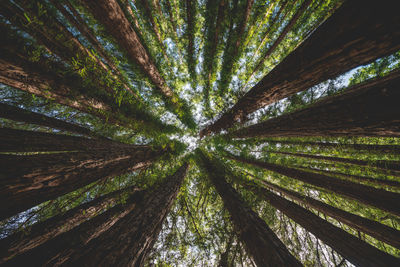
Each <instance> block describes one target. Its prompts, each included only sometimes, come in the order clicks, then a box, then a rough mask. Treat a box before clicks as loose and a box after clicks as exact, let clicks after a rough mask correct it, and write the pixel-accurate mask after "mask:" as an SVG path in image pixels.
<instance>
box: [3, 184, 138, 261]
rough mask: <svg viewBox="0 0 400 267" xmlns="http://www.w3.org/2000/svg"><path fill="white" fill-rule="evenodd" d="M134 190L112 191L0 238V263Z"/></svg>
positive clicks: (68, 227)
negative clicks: (28, 227)
mask: <svg viewBox="0 0 400 267" xmlns="http://www.w3.org/2000/svg"><path fill="white" fill-rule="evenodd" d="M136 191H138V188H136V187H134V186H131V187H127V188H124V189H121V190H117V191H114V192H112V193H109V194H107V195H104V196H101V197H99V198H96V199H94V200H92V201H90V202H87V203H84V204H82V205H79V206H77V207H75V208H73V209H70V210H68V211H67V212H65V213H64V214H60V215H56V216H54V217H52V218H50V219H48V220H45V221H43V222H40V223H37V224H34V225H33V226H31V227H30V229H29V233H28V234H27V233H25V232H17V233H14V234H12V235H10V236H8V237H6V238H4V239H1V240H0V247H2V248H3V249H4V250H2V251H1V252H0V264H2V263H4V262H6V261H7V260H9V259H11V258H14V257H15V256H17V255H19V254H22V253H24V252H26V251H28V250H30V249H33V248H35V247H37V246H39V245H41V244H43V243H45V242H47V241H49V240H51V239H53V238H55V237H56V236H58V235H60V234H62V233H65V232H68V231H70V230H71V229H73V228H75V227H77V226H78V225H79V224H81V223H83V222H84V221H86V220H87V219H90V218H91V217H94V216H96V215H97V214H100V213H102V212H103V211H104V210H106V209H108V208H109V207H110V206H114V205H115V204H116V203H117V202H118V200H119V199H120V198H121V197H122V195H124V194H126V193H128V194H132V193H134V192H136Z"/></svg>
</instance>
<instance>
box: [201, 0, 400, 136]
mask: <svg viewBox="0 0 400 267" xmlns="http://www.w3.org/2000/svg"><path fill="white" fill-rule="evenodd" d="M394 4H395V3H394V2H390V1H387V3H385V5H376V4H375V2H373V1H362V0H354V1H346V2H345V3H344V4H343V5H342V6H341V7H339V8H338V9H337V11H336V12H335V13H334V14H333V15H332V16H331V17H329V18H328V19H327V20H326V21H325V22H324V23H322V25H321V26H319V27H318V28H317V29H316V30H315V31H314V32H313V34H311V36H310V37H309V38H307V39H306V40H305V41H304V42H302V44H301V45H300V46H299V47H297V48H296V49H295V50H294V51H293V52H292V53H291V54H290V55H288V56H287V57H286V58H285V59H284V60H283V61H282V62H281V63H280V64H279V65H278V66H276V67H275V68H274V69H273V70H272V71H271V72H270V73H268V74H267V75H266V76H265V77H264V78H263V79H262V80H261V81H260V82H259V83H257V84H256V85H255V86H254V87H253V88H252V89H250V91H248V92H247V93H246V94H245V95H244V96H243V97H242V98H241V99H239V101H238V102H237V103H236V104H235V105H234V106H233V107H232V108H231V109H230V110H228V111H227V112H225V113H224V114H223V115H222V116H221V117H220V118H219V119H218V120H217V121H216V122H214V123H213V124H211V125H209V126H207V127H206V128H205V129H203V130H202V133H201V135H202V136H204V135H209V134H210V133H212V132H219V131H221V130H222V129H227V128H230V127H232V126H233V125H234V124H235V123H236V122H238V121H240V122H241V123H243V122H244V121H246V120H247V115H249V114H251V113H252V112H254V111H256V110H258V109H260V108H262V107H265V106H266V105H268V104H271V103H274V102H276V101H278V100H280V99H283V98H285V97H288V96H290V95H293V94H295V93H297V92H300V91H304V90H307V89H308V88H310V87H312V86H314V85H316V84H319V83H321V82H323V81H326V80H327V79H330V78H335V77H336V76H338V75H340V74H342V73H344V72H346V71H348V70H351V69H352V68H354V67H357V66H360V65H364V64H368V63H369V62H372V61H373V60H375V59H377V58H380V57H383V56H387V55H390V54H391V53H394V52H396V51H398V50H399V49H400V14H399V12H396V10H397V8H396V6H395V5H394Z"/></svg>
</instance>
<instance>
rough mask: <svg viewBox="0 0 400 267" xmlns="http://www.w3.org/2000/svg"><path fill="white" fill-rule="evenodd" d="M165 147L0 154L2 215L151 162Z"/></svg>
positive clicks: (18, 210) (13, 213)
mask: <svg viewBox="0 0 400 267" xmlns="http://www.w3.org/2000/svg"><path fill="white" fill-rule="evenodd" d="M163 153H164V151H160V150H158V151H156V150H152V148H150V147H148V146H143V147H142V146H134V147H132V148H125V149H122V148H117V149H114V150H111V149H109V150H101V151H100V150H94V151H86V152H66V153H55V154H38V155H28V156H20V155H8V154H0V167H1V169H2V172H1V174H0V182H1V187H0V196H1V197H0V202H1V203H4V204H3V205H2V206H1V207H0V214H1V216H0V219H5V218H8V217H10V216H12V215H15V214H17V213H18V212H21V211H24V210H26V209H29V208H31V207H33V206H35V205H37V204H40V203H42V202H44V201H47V200H50V199H55V198H57V197H59V196H61V195H64V194H66V193H69V192H72V191H74V190H76V189H78V188H80V187H83V186H85V185H88V184H90V183H92V182H94V181H96V180H99V179H102V178H106V177H113V176H118V175H122V174H124V173H127V172H130V171H134V170H137V169H141V168H145V167H147V166H149V165H150V164H151V163H152V162H153V161H154V160H155V159H156V158H158V157H160V156H161V155H162V154H163Z"/></svg>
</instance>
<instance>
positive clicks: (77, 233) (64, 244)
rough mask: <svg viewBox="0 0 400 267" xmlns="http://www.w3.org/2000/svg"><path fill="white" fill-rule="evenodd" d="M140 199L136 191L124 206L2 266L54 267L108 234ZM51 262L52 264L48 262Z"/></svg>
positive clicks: (118, 206)
mask: <svg viewBox="0 0 400 267" xmlns="http://www.w3.org/2000/svg"><path fill="white" fill-rule="evenodd" d="M143 195H144V192H143V191H136V192H133V194H132V195H131V196H130V197H129V198H128V200H127V201H126V204H118V205H116V206H114V207H112V208H110V209H108V210H107V211H105V212H103V213H102V214H100V215H97V216H95V217H94V218H91V219H90V220H87V221H85V222H83V223H81V224H80V225H79V226H77V227H75V228H73V229H72V230H70V231H67V232H64V233H62V234H60V235H58V236H56V237H54V238H53V239H51V240H49V241H47V242H45V243H43V244H41V245H39V246H36V247H34V248H32V249H30V250H28V251H26V252H25V253H22V254H20V255H17V256H16V257H14V258H11V259H9V260H8V261H7V262H5V263H4V264H3V266H25V265H26V264H27V263H29V264H30V265H32V266H58V265H61V264H62V263H63V262H62V261H60V262H57V261H58V259H59V258H60V257H61V256H63V257H68V256H69V255H71V254H72V253H73V252H74V251H75V249H80V248H81V247H82V246H84V245H85V244H87V243H88V242H90V240H92V239H95V238H97V237H99V236H101V235H102V234H104V233H106V232H107V231H108V230H110V229H111V228H112V227H113V226H115V224H116V223H117V222H118V221H119V220H121V219H122V218H124V217H125V216H126V215H127V214H129V213H130V212H132V211H133V210H134V209H135V208H136V206H137V205H138V203H139V202H140V200H141V199H142V197H143ZM52 260H53V261H54V262H52Z"/></svg>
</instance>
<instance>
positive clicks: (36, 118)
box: [0, 103, 98, 137]
mask: <svg viewBox="0 0 400 267" xmlns="http://www.w3.org/2000/svg"><path fill="white" fill-rule="evenodd" d="M0 118H6V119H9V120H14V121H22V122H25V123H29V124H36V125H41V126H46V127H50V128H53V129H59V130H63V131H67V132H71V133H77V134H82V135H86V136H88V137H96V136H98V135H97V134H96V133H94V132H92V131H91V130H89V129H87V128H84V127H82V126H79V125H76V124H73V123H69V122H66V121H63V120H60V119H56V118H52V117H49V116H46V115H42V114H40V113H36V112H32V111H29V110H26V109H22V108H18V107H13V106H10V105H7V104H3V103H0Z"/></svg>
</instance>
